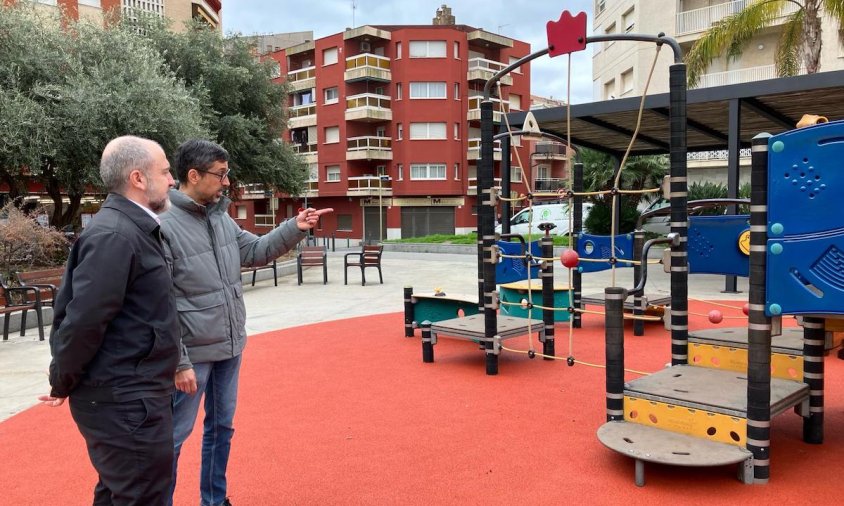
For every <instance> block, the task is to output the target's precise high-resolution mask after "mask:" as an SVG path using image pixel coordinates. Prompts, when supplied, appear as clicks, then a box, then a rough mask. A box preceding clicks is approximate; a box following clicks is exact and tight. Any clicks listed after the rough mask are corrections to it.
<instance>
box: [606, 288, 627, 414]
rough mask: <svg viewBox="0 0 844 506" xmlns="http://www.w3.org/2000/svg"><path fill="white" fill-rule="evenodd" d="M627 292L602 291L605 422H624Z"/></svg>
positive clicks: (621, 289) (607, 289)
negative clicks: (605, 365)
mask: <svg viewBox="0 0 844 506" xmlns="http://www.w3.org/2000/svg"><path fill="white" fill-rule="evenodd" d="M626 298H627V290H625V289H624V288H620V287H617V286H611V287H607V288H605V289H604V328H605V335H606V351H605V353H606V361H607V368H606V378H607V421H608V422H612V421H615V420H624V300H625V299H626Z"/></svg>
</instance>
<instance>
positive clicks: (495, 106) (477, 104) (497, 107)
mask: <svg viewBox="0 0 844 506" xmlns="http://www.w3.org/2000/svg"><path fill="white" fill-rule="evenodd" d="M490 100H492V121H493V122H495V123H501V121H502V116H501V115H502V114H508V113H509V112H510V103H509V102H502V101H501V100H499V99H497V98H492V99H490ZM482 101H483V97H479V96H474V97H470V98H469V112H468V113H467V114H466V119H467V120H469V121H480V120H481V102H482ZM502 108H503V111H502Z"/></svg>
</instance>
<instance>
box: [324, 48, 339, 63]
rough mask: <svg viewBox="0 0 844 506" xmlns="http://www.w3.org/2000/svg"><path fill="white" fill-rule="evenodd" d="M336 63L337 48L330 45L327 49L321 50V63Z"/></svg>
mask: <svg viewBox="0 0 844 506" xmlns="http://www.w3.org/2000/svg"><path fill="white" fill-rule="evenodd" d="M335 63H337V48H336V47H332V48H328V49H323V50H322V64H323V65H334V64H335Z"/></svg>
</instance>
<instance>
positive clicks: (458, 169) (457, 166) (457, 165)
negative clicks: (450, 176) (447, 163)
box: [454, 163, 460, 181]
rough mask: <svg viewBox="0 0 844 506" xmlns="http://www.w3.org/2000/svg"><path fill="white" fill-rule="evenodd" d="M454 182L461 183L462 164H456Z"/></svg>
mask: <svg viewBox="0 0 844 506" xmlns="http://www.w3.org/2000/svg"><path fill="white" fill-rule="evenodd" d="M454 180H455V181H460V164H459V163H455V164H454Z"/></svg>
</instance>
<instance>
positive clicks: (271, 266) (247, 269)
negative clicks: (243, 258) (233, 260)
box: [240, 260, 278, 286]
mask: <svg viewBox="0 0 844 506" xmlns="http://www.w3.org/2000/svg"><path fill="white" fill-rule="evenodd" d="M266 269H272V271H273V283H274V284H275V286H278V265H277V261H276V260H273V262H272V263H271V264H267V265H262V266H258V267H243V268H241V269H240V273H241V274H246V273H248V272H251V273H252V286H255V276H256V274H257V273H258V271H263V270H266Z"/></svg>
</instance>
